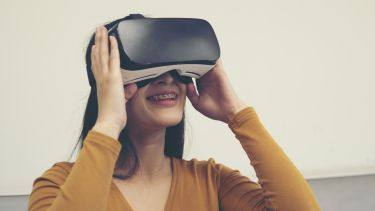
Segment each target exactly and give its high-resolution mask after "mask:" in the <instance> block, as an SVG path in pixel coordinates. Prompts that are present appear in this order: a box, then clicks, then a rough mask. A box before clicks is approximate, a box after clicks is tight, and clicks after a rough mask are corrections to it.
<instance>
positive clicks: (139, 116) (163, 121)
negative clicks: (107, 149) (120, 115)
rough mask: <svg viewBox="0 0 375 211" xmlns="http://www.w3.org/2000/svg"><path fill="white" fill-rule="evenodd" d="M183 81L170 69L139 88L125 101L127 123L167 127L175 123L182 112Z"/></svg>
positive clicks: (184, 95) (183, 105) (184, 96)
mask: <svg viewBox="0 0 375 211" xmlns="http://www.w3.org/2000/svg"><path fill="white" fill-rule="evenodd" d="M185 100H186V84H183V83H181V82H179V81H178V80H177V79H176V78H174V77H173V76H172V75H171V74H170V73H169V72H167V73H164V74H163V75H161V76H159V77H157V78H155V79H154V80H152V81H151V82H150V83H149V84H148V85H146V86H144V87H142V88H138V90H137V92H136V93H135V94H134V96H133V97H132V98H131V99H130V100H129V101H128V102H127V105H126V110H127V116H128V119H127V125H128V126H129V127H130V128H137V127H142V128H144V127H150V128H160V127H170V126H174V125H177V124H178V123H179V122H180V121H181V119H182V115H183V112H184V107H185Z"/></svg>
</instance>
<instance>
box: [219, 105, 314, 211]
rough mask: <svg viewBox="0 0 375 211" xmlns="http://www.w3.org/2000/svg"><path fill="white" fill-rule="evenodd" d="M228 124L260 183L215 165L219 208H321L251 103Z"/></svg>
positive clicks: (287, 210)
mask: <svg viewBox="0 0 375 211" xmlns="http://www.w3.org/2000/svg"><path fill="white" fill-rule="evenodd" d="M228 126H229V128H230V129H231V130H232V131H233V133H234V134H235V136H236V138H237V139H238V140H239V141H240V143H241V145H242V147H243V149H244V150H245V152H246V154H247V155H248V157H249V159H250V163H251V165H252V166H253V167H254V169H255V172H256V175H257V177H258V179H259V184H257V183H255V182H252V181H250V180H249V179H248V178H247V177H245V176H242V175H241V174H240V173H239V171H235V170H231V169H230V168H227V167H225V166H224V165H218V170H219V171H220V189H219V198H220V204H221V208H222V210H224V211H230V210H247V211H248V210H259V211H260V210H282V211H283V210H285V211H310V210H311V211H316V210H320V208H319V205H318V203H317V201H316V199H315V196H314V194H313V192H312V190H311V189H310V187H309V185H308V183H307V182H306V181H305V179H304V178H303V176H302V175H301V173H300V172H299V171H298V169H297V168H296V167H295V166H294V164H293V163H292V162H291V161H290V160H289V159H288V157H287V156H286V154H285V153H284V152H283V150H282V149H281V148H280V147H279V146H278V145H277V143H276V142H275V141H274V139H273V138H272V137H271V135H270V134H269V133H268V132H267V131H266V129H265V128H264V127H263V125H262V123H261V122H260V120H259V118H258V116H257V114H256V112H255V110H254V108H253V107H247V108H245V109H243V110H241V111H239V112H238V113H237V114H236V115H235V116H234V117H233V119H231V121H230V122H229V123H228Z"/></svg>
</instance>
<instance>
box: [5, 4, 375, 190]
mask: <svg viewBox="0 0 375 211" xmlns="http://www.w3.org/2000/svg"><path fill="white" fill-rule="evenodd" d="M129 13H143V14H145V15H147V16H151V17H196V18H203V19H206V20H208V21H209V22H210V23H211V25H212V26H213V27H214V29H215V32H216V34H217V36H218V39H219V42H220V45H221V51H222V59H223V62H224V66H225V67H226V70H227V72H228V75H229V77H230V79H231V81H232V82H233V85H234V88H235V89H236V91H237V92H238V94H239V95H240V96H241V97H242V98H243V99H244V100H245V101H246V102H248V104H249V105H252V106H254V107H255V109H256V110H257V112H258V114H259V116H260V118H261V120H262V121H263V123H264V125H265V126H266V128H268V130H269V131H270V133H271V134H272V136H273V137H274V138H275V139H276V140H277V142H278V143H279V144H280V145H281V147H282V148H283V149H284V151H285V152H286V153H287V154H288V155H289V157H290V158H291V159H292V160H293V161H294V163H295V164H296V165H297V167H298V168H299V169H300V170H301V171H302V173H303V174H304V176H305V177H307V178H321V177H333V176H344V175H360V174H367V173H374V172H375V110H374V109H373V108H375V62H374V56H375V39H374V37H375V27H374V26H375V2H374V1H371V0H367V1H364V0H351V1H349V0H344V1H339V0H324V1H323V0H319V1H293V0H286V1H276V0H274V1H249V0H242V1H221V2H218V1H213V0H211V1H199V0H190V1H183V2H181V1H171V0H169V1H157V2H156V1H148V2H146V1H130V0H122V1H115V0H109V1H105V2H104V1H88V0H86V1H83V0H82V1H73V0H66V1H48V0H34V1H21V0H12V1H10V0H8V1H4V0H3V1H1V2H0V23H1V24H0V26H1V27H2V28H1V33H0V46H1V48H0V58H1V62H0V96H1V104H0V105H1V107H0V108H1V109H0V117H1V118H0V144H1V145H0V167H1V174H0V195H16V194H29V193H30V190H31V185H32V181H33V180H34V179H35V178H36V177H38V176H39V175H41V174H42V173H43V172H44V171H45V170H46V169H48V168H49V167H51V165H52V164H53V163H55V162H58V161H62V160H66V159H68V156H69V153H70V151H71V150H72V149H73V146H74V144H75V142H76V140H77V138H78V135H79V129H80V126H81V121H82V115H83V111H84V106H85V104H86V100H87V97H88V93H89V85H88V81H87V76H86V72H85V71H86V70H85V63H84V52H85V47H86V45H87V41H88V38H89V36H90V35H91V33H93V31H94V30H95V27H96V26H98V25H101V24H103V23H106V22H108V21H110V20H113V19H115V18H120V17H123V16H126V15H128V14H129ZM187 113H188V117H187V119H188V121H189V122H190V124H191V127H190V129H189V131H188V132H187V133H188V139H190V144H187V149H186V159H190V158H192V157H197V158H199V159H208V158H209V157H214V158H215V159H216V161H217V162H221V163H224V164H226V165H228V166H231V167H232V168H237V169H240V170H241V172H242V173H243V174H245V175H248V176H249V177H251V178H255V174H254V172H253V170H252V168H251V167H250V166H249V161H248V160H247V157H246V155H245V153H244V152H243V150H242V148H241V147H240V145H239V143H238V142H237V141H236V139H235V138H234V136H233V134H232V133H231V132H230V130H229V128H228V127H227V126H226V125H224V124H222V123H220V122H215V121H213V120H209V119H207V118H205V117H203V116H201V115H200V114H198V112H196V111H194V109H193V108H192V107H191V106H190V103H187Z"/></svg>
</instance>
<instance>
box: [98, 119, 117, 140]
mask: <svg viewBox="0 0 375 211" xmlns="http://www.w3.org/2000/svg"><path fill="white" fill-rule="evenodd" d="M92 130H95V131H97V132H100V133H103V134H105V135H107V136H110V137H112V138H114V139H116V140H118V138H119V136H120V129H119V128H118V127H116V126H114V125H113V124H108V123H100V122H97V123H95V125H94V127H92Z"/></svg>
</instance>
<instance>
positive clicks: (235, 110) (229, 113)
mask: <svg viewBox="0 0 375 211" xmlns="http://www.w3.org/2000/svg"><path fill="white" fill-rule="evenodd" d="M246 107H248V105H247V104H246V103H244V102H243V101H240V102H238V103H236V104H235V105H234V106H233V107H231V109H229V110H228V111H227V112H226V123H229V121H230V120H231V119H233V117H234V116H235V115H236V114H237V113H238V112H240V111H241V110H242V109H244V108H246Z"/></svg>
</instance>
